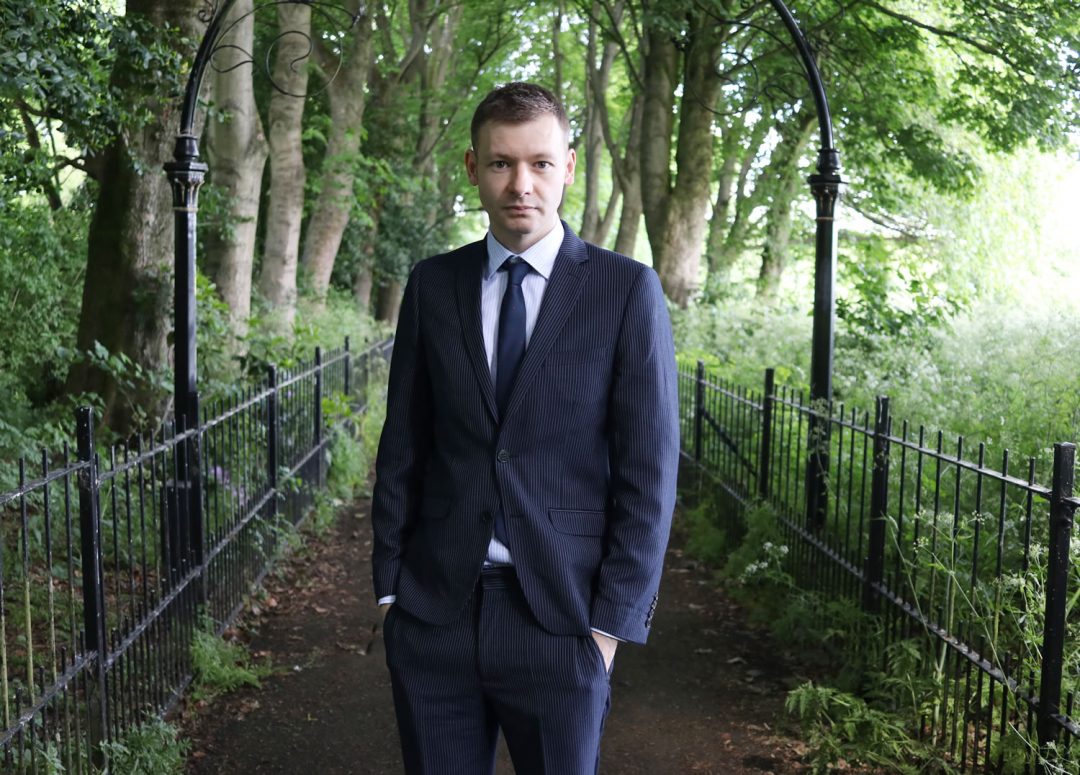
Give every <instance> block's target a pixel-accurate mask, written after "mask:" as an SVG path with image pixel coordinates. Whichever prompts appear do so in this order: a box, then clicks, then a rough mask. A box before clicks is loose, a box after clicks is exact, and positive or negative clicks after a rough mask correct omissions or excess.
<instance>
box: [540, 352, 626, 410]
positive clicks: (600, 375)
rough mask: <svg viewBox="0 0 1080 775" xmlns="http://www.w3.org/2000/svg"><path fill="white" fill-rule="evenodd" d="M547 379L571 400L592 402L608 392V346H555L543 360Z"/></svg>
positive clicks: (574, 401) (609, 353)
mask: <svg viewBox="0 0 1080 775" xmlns="http://www.w3.org/2000/svg"><path fill="white" fill-rule="evenodd" d="M545 370H546V372H547V375H546V376H547V380H548V381H549V382H550V383H551V384H552V386H553V387H554V388H555V390H557V391H558V393H559V394H560V395H561V396H562V397H563V399H564V400H568V401H570V402H572V403H579V404H591V403H594V402H596V401H597V400H598V399H600V398H601V397H603V396H606V395H607V388H608V382H609V381H610V379H611V350H610V349H609V348H607V347H592V348H588V349H584V350H561V351H560V350H555V351H552V352H551V353H549V354H548V357H547V361H546V363H545Z"/></svg>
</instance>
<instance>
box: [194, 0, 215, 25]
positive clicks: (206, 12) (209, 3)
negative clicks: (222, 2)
mask: <svg viewBox="0 0 1080 775" xmlns="http://www.w3.org/2000/svg"><path fill="white" fill-rule="evenodd" d="M217 5H218V4H217V0H203V7H202V8H200V9H199V12H198V13H197V14H196V15H197V16H198V17H199V21H201V22H202V23H203V24H209V23H210V21H211V20H212V19H213V18H214V16H215V15H216V14H217Z"/></svg>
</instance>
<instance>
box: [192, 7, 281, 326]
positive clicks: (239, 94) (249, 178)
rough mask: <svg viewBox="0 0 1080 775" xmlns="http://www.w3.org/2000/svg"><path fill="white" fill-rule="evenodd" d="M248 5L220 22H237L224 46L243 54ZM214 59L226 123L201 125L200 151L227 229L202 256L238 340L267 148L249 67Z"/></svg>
mask: <svg viewBox="0 0 1080 775" xmlns="http://www.w3.org/2000/svg"><path fill="white" fill-rule="evenodd" d="M253 5H254V0H239V2H237V3H236V5H234V6H233V8H232V10H231V11H230V13H229V19H227V20H226V25H229V24H230V23H232V22H233V21H235V20H237V19H239V20H240V21H239V22H238V23H237V24H236V26H235V27H233V29H232V32H231V33H230V35H229V40H228V42H229V43H231V44H234V45H237V46H240V47H241V48H242V49H243V50H244V51H252V50H253V47H254V38H255V19H254V17H253V16H252V15H250V12H251V10H252V7H253ZM229 55H231V56H229ZM218 56H219V57H221V58H222V60H223V61H220V62H217V65H218V68H217V69H215V72H214V80H213V89H214V105H215V107H216V108H217V109H218V110H219V111H222V112H224V113H225V114H227V118H226V120H225V121H213V122H211V123H210V124H209V125H208V126H207V128H206V136H207V146H206V148H207V157H208V160H209V163H210V174H211V180H212V182H213V183H214V185H215V186H217V187H219V188H221V189H223V190H224V191H225V192H226V194H227V196H228V198H229V216H228V219H229V222H230V225H231V226H232V228H231V229H228V230H226V231H225V233H222V232H215V233H213V234H210V235H208V236H207V239H206V256H207V266H208V267H209V268H210V269H211V277H212V278H213V280H214V283H215V284H216V285H217V288H218V293H220V294H221V298H222V299H223V300H224V301H225V303H226V304H227V305H228V306H229V317H230V320H231V322H232V326H233V331H234V332H235V333H236V335H237V336H243V334H244V333H245V332H246V330H247V319H248V317H249V315H250V314H251V271H252V264H253V261H254V258H255V229H256V226H257V223H258V217H259V197H260V194H261V187H262V175H263V169H264V168H265V166H266V155H267V152H268V146H267V142H266V137H265V135H263V128H262V121H261V120H260V119H259V113H258V109H257V108H256V106H255V91H254V88H253V85H252V66H247V65H245V66H240V67H235V69H230V66H231V65H234V64H236V61H237V60H239V59H240V56H242V55H238V54H237V53H236V52H235V51H232V50H227V53H226V52H222V53H219V55H218Z"/></svg>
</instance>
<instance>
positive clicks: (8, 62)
mask: <svg viewBox="0 0 1080 775" xmlns="http://www.w3.org/2000/svg"><path fill="white" fill-rule="evenodd" d="M113 6H114V4H112V3H106V2H103V1H102V0H43V1H42V2H35V3H33V4H31V5H27V6H20V5H18V4H14V3H4V4H2V5H0V30H3V33H2V38H0V39H2V41H3V45H0V187H2V188H3V189H4V191H5V195H6V194H7V192H8V191H12V190H14V191H23V192H29V191H42V190H46V189H50V188H53V189H58V188H59V183H60V180H59V177H58V175H59V172H60V170H61V169H63V168H65V167H66V166H68V165H75V166H82V164H83V159H82V157H85V156H89V155H93V153H94V152H100V151H101V150H103V149H104V148H106V147H107V146H108V145H109V144H110V143H111V142H112V141H113V139H114V138H116V137H117V136H118V135H119V133H120V132H122V131H124V130H126V129H132V128H135V127H137V126H139V125H141V124H143V123H145V122H146V121H148V120H149V119H150V118H151V115H152V112H153V110H154V108H153V104H154V103H155V102H156V100H157V99H159V97H160V95H162V94H175V93H178V92H179V89H178V86H179V84H180V82H181V79H182V77H183V73H184V67H183V63H182V61H181V57H180V55H179V53H178V52H176V51H174V50H173V49H172V48H171V47H170V46H168V45H166V44H165V41H167V39H168V37H167V36H169V35H173V34H175V31H173V30H168V29H160V28H156V27H153V26H151V25H150V24H149V23H147V22H146V20H144V19H140V18H139V17H138V16H137V15H135V14H131V15H123V14H119V13H116V12H115V11H114V7H113ZM117 63H128V64H127V65H125V67H131V68H137V71H128V70H126V69H125V67H121V68H117V67H115V66H116V65H117ZM5 198H6V196H5Z"/></svg>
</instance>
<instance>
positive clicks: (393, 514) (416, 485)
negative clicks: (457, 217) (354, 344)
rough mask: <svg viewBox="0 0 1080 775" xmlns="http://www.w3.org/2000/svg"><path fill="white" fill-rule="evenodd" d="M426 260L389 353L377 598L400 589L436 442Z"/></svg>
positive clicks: (375, 521)
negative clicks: (425, 329) (423, 294)
mask: <svg viewBox="0 0 1080 775" xmlns="http://www.w3.org/2000/svg"><path fill="white" fill-rule="evenodd" d="M422 266H423V262H421V263H419V264H417V265H416V266H415V267H414V268H413V271H412V274H411V275H410V276H409V281H408V283H407V284H406V286H405V293H404V298H403V299H402V302H401V312H400V314H399V316H398V326H397V334H396V335H395V338H394V352H393V355H392V357H391V359H390V378H389V384H388V386H387V394H386V419H385V421H384V423H383V429H382V435H381V436H380V438H379V451H378V455H377V457H376V460H375V489H374V492H373V494H372V503H371V524H372V529H373V531H374V534H375V537H374V546H373V548H372V556H371V559H372V572H373V576H374V582H375V597H376V599H378V598H382V597H386V596H388V595H393V594H396V591H397V580H398V574H399V572H400V569H401V557H402V555H403V553H404V550H405V545H406V542H407V541H408V537H409V532H410V526H411V525H412V524H413V523H414V521H415V519H416V513H417V509H418V508H419V502H420V490H421V484H422V477H423V474H424V467H425V465H426V462H427V458H428V452H429V449H430V445H431V434H430V429H431V423H430V418H431V383H430V380H429V377H428V371H427V366H426V359H425V355H424V342H423V334H422V326H421V324H420V303H419V295H420V289H421V285H422V279H421V273H422V269H421V268H422Z"/></svg>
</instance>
